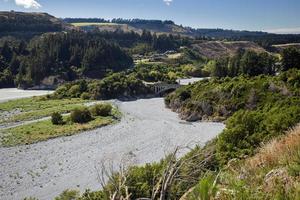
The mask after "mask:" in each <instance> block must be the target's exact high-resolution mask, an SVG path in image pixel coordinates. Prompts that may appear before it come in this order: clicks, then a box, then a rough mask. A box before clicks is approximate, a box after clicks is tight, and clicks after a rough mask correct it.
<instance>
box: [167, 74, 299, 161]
mask: <svg viewBox="0 0 300 200" xmlns="http://www.w3.org/2000/svg"><path fill="white" fill-rule="evenodd" d="M299 77H300V72H299V71H297V70H291V71H288V72H285V73H282V74H281V75H280V76H278V77H271V76H257V77H254V78H249V77H243V76H240V77H235V78H232V79H231V78H224V79H212V80H210V81H202V82H199V83H197V84H194V85H190V86H187V87H183V88H180V89H179V90H177V91H176V92H175V93H173V94H170V95H169V96H168V97H167V98H166V100H165V102H166V104H167V106H169V107H170V108H172V109H174V110H176V111H178V112H179V113H180V116H181V117H182V118H183V119H187V120H191V121H195V120H201V119H202V120H205V119H211V120H226V119H228V120H227V121H226V125H227V126H226V129H225V130H224V131H223V133H222V134H221V135H220V136H219V138H218V142H217V156H218V159H219V161H220V162H221V163H223V164H226V163H227V162H228V161H229V160H230V159H231V158H237V157H242V156H244V155H252V154H253V153H254V151H255V149H256V148H257V147H258V146H259V145H260V144H261V143H262V142H266V141H268V140H270V139H271V138H274V137H276V136H278V135H280V134H282V133H283V132H284V131H286V130H288V128H290V127H293V126H294V125H296V124H297V123H298V122H300V100H299V94H300V93H299V92H300V91H299V87H298V84H299Z"/></svg>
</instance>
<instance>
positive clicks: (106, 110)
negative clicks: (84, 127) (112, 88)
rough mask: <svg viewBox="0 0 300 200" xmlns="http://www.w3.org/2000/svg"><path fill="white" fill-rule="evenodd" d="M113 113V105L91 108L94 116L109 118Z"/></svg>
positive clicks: (97, 105) (100, 105)
mask: <svg viewBox="0 0 300 200" xmlns="http://www.w3.org/2000/svg"><path fill="white" fill-rule="evenodd" d="M111 111H112V105H111V104H107V103H106V104H96V105H94V106H92V107H91V108H90V112H91V113H92V115H94V116H103V117H106V116H109V115H110V114H111Z"/></svg>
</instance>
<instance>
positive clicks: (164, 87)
mask: <svg viewBox="0 0 300 200" xmlns="http://www.w3.org/2000/svg"><path fill="white" fill-rule="evenodd" d="M144 84H145V85H147V86H149V87H150V88H151V89H152V90H153V91H154V93H155V94H157V95H160V94H163V93H164V92H167V91H170V90H176V89H177V88H179V87H181V85H180V84H169V83H162V82H156V83H152V82H144Z"/></svg>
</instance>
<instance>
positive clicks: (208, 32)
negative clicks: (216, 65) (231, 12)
mask: <svg viewBox="0 0 300 200" xmlns="http://www.w3.org/2000/svg"><path fill="white" fill-rule="evenodd" d="M63 21H65V22H67V23H71V24H78V23H80V24H81V26H80V27H81V28H83V29H85V27H90V26H93V27H94V28H96V29H99V30H108V31H116V30H123V31H128V30H130V31H131V30H133V31H135V32H142V30H144V29H146V30H149V31H151V32H156V33H168V34H180V35H185V36H193V37H217V38H219V37H222V38H232V37H242V36H263V35H269V33H267V32H261V31H239V30H225V29H219V28H216V29H212V28H201V29H195V28H191V27H184V26H182V25H177V24H175V22H173V21H171V20H165V21H162V20H145V19H120V18H118V19H112V20H105V19H103V18H65V19H63ZM84 23H86V26H85V25H84ZM96 23H99V24H96ZM116 25H118V26H116ZM122 25H127V26H126V27H125V26H122ZM129 26H130V27H129Z"/></svg>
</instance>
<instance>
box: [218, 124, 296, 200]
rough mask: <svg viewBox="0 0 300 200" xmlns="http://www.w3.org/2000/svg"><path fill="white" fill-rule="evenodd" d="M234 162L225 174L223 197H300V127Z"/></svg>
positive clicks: (222, 185)
mask: <svg viewBox="0 0 300 200" xmlns="http://www.w3.org/2000/svg"><path fill="white" fill-rule="evenodd" d="M230 163H231V164H228V165H227V168H226V169H225V170H224V172H222V173H221V180H220V183H219V186H220V188H222V192H221V193H220V196H221V199H243V198H241V196H239V195H243V196H244V197H245V198H244V199H299V197H300V184H299V181H300V126H297V127H296V128H294V129H293V130H291V131H289V133H288V134H286V135H285V136H281V137H278V138H276V139H274V140H272V141H270V142H268V143H267V144H264V145H263V146H262V147H261V148H260V149H259V150H258V152H257V154H256V155H254V156H253V157H249V158H246V159H245V160H240V161H238V160H235V161H232V162H230ZM228 191H234V192H229V193H228ZM250 197H251V198H250ZM275 197H276V198H275Z"/></svg>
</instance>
